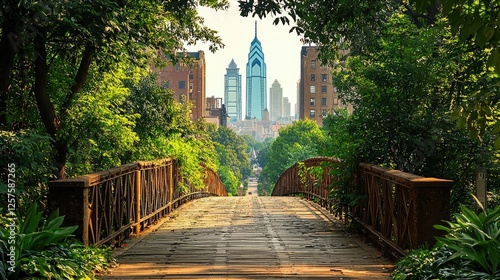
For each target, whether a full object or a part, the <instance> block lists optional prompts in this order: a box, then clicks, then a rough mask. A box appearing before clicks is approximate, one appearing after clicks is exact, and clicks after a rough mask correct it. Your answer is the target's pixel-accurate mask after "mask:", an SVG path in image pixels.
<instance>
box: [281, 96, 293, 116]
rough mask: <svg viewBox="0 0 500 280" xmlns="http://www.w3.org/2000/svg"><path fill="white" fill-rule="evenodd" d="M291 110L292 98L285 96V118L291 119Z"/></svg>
mask: <svg viewBox="0 0 500 280" xmlns="http://www.w3.org/2000/svg"><path fill="white" fill-rule="evenodd" d="M290 117H291V112H290V100H289V99H288V97H283V118H285V119H286V120H290Z"/></svg>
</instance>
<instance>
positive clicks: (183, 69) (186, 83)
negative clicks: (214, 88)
mask: <svg viewBox="0 0 500 280" xmlns="http://www.w3.org/2000/svg"><path fill="white" fill-rule="evenodd" d="M185 55H186V56H188V57H189V58H190V60H189V62H178V63H176V64H175V65H174V64H172V63H170V62H167V66H166V67H164V68H162V69H156V72H157V73H158V83H159V84H160V85H161V86H163V87H164V88H168V89H170V90H172V91H173V92H174V98H175V99H176V100H177V101H179V102H181V103H182V102H192V103H193V108H192V111H191V119H192V120H193V121H194V122H197V121H198V120H199V119H200V118H203V117H204V116H205V106H206V100H205V98H206V84H205V83H206V65H205V53H204V52H203V51H198V52H187V53H185Z"/></svg>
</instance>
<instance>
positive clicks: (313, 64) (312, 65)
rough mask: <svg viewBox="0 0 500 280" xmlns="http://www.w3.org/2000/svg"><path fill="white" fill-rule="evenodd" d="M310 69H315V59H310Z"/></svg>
mask: <svg viewBox="0 0 500 280" xmlns="http://www.w3.org/2000/svg"><path fill="white" fill-rule="evenodd" d="M311 69H316V60H314V59H313V60H311Z"/></svg>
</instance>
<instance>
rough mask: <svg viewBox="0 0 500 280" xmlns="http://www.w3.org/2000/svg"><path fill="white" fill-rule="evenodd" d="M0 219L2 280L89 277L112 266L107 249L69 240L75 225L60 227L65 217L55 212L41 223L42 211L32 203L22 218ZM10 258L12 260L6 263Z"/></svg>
mask: <svg viewBox="0 0 500 280" xmlns="http://www.w3.org/2000/svg"><path fill="white" fill-rule="evenodd" d="M3 219H4V220H2V226H1V227H0V260H1V262H0V276H1V277H2V279H21V278H25V277H29V278H33V277H35V278H37V277H41V278H43V279H81V278H89V276H92V275H93V272H94V270H95V269H97V270H98V271H99V270H102V269H105V268H107V266H109V264H111V263H113V259H112V257H111V255H110V252H109V250H108V249H105V248H104V249H103V248H92V247H84V246H83V245H82V244H81V243H79V242H75V241H71V240H69V239H68V238H69V237H71V236H72V234H73V232H74V231H75V230H76V228H77V226H69V227H62V224H63V221H64V216H59V213H58V211H54V212H53V213H52V214H51V215H50V216H49V217H48V218H47V219H46V220H44V219H43V217H42V211H38V205H37V204H36V203H34V204H32V205H31V207H30V208H29V209H28V211H27V213H26V216H25V217H24V218H23V217H21V215H18V216H16V217H15V218H12V219H10V220H8V219H6V218H5V217H3ZM12 221H13V223H11V224H10V225H9V227H5V225H6V224H8V223H9V222H12ZM12 249H13V250H12ZM11 255H14V256H15V259H14V261H13V262H11V263H9V262H8V261H10V256H11Z"/></svg>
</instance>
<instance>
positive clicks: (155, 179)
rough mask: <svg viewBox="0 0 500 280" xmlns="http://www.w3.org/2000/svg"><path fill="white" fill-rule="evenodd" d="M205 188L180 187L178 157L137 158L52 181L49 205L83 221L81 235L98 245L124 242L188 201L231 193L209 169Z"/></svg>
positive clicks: (67, 219)
mask: <svg viewBox="0 0 500 280" xmlns="http://www.w3.org/2000/svg"><path fill="white" fill-rule="evenodd" d="M205 170H206V176H205V181H204V182H205V188H203V189H196V188H194V187H193V186H192V185H190V186H189V187H188V189H187V190H184V191H182V190H181V188H179V184H178V183H179V180H180V175H179V170H178V167H177V164H176V162H175V160H174V159H162V160H157V161H151V162H145V161H141V162H136V163H131V164H126V165H122V166H119V167H116V168H112V169H109V170H106V171H101V172H96V173H92V174H88V175H84V176H80V177H77V178H73V179H63V180H56V181H52V182H50V183H49V206H50V208H51V209H56V208H59V212H60V214H61V215H65V224H68V225H79V227H78V229H77V231H76V233H75V234H76V236H77V237H79V238H81V240H82V241H83V242H84V244H86V245H88V244H94V245H96V246H99V245H102V244H105V243H111V244H114V243H118V244H119V243H121V242H122V241H123V240H124V239H125V238H127V237H128V236H129V235H130V234H131V233H132V231H134V232H135V233H139V232H140V231H141V230H143V229H144V228H146V227H147V226H148V225H151V224H153V223H155V222H156V221H158V220H159V219H160V218H162V217H164V216H165V215H167V214H169V213H170V212H171V211H172V210H174V209H175V208H177V207H178V206H179V205H181V204H182V203H184V202H187V201H190V200H192V199H196V198H200V197H206V196H210V195H217V196H227V192H226V189H225V188H224V186H223V184H222V182H221V180H220V178H219V176H218V175H217V174H216V173H215V172H214V171H212V170H210V169H207V168H205Z"/></svg>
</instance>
